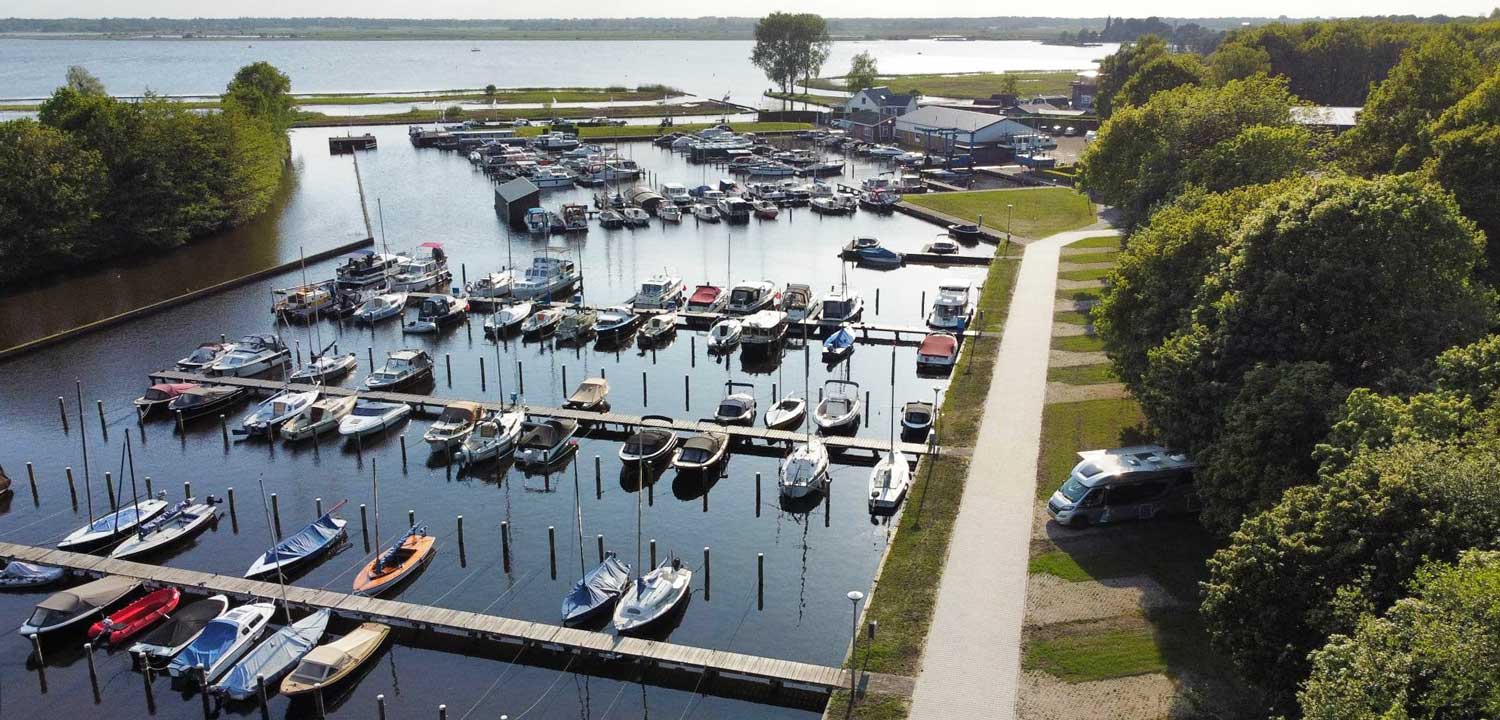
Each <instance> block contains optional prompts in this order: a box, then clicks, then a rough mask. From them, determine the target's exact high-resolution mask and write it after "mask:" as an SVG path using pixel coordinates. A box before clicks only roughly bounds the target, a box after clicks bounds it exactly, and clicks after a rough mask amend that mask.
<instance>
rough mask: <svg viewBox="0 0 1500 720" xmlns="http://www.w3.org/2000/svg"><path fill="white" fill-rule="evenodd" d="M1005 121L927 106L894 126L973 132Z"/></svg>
mask: <svg viewBox="0 0 1500 720" xmlns="http://www.w3.org/2000/svg"><path fill="white" fill-rule="evenodd" d="M1007 119H1008V118H1005V117H1003V116H1001V115H991V114H989V113H982V112H974V111H973V110H960V109H958V108H951V107H943V106H941V105H928V106H926V107H921V108H917V109H916V110H913V111H911V112H909V113H907V114H905V115H902V116H901V117H899V118H897V119H896V124H898V125H903V126H921V127H929V128H941V129H944V130H948V129H956V130H961V131H963V132H974V131H976V130H979V129H981V128H986V127H989V126H991V125H994V124H995V123H1001V122H1005V121H1006V120H1007Z"/></svg>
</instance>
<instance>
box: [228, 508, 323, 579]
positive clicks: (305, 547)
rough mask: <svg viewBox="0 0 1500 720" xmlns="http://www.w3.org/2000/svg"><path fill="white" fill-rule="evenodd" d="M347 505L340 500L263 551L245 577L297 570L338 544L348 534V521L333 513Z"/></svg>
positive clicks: (259, 576)
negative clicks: (346, 530) (345, 532)
mask: <svg viewBox="0 0 1500 720" xmlns="http://www.w3.org/2000/svg"><path fill="white" fill-rule="evenodd" d="M343 505H344V503H343V502H339V504H338V505H335V506H333V509H331V510H329V511H328V512H326V513H323V514H322V515H321V516H319V517H318V519H316V520H314V521H312V522H311V523H310V524H308V526H307V527H305V528H302V529H301V530H299V531H297V533H296V534H294V535H291V536H289V537H287V538H286V539H285V540H282V541H281V542H278V543H276V544H275V545H273V546H272V547H271V549H270V550H267V551H265V552H263V553H261V554H260V556H259V557H257V558H255V562H254V563H252V564H251V565H250V569H249V570H246V571H245V577H247V578H250V579H252V580H253V579H256V578H261V577H266V576H269V575H279V574H285V573H289V572H294V571H296V570H298V569H300V568H302V567H305V566H306V565H307V564H308V563H311V562H312V561H314V560H316V559H318V558H319V557H322V556H323V554H324V553H326V552H328V551H329V550H331V549H333V548H334V547H336V546H337V545H338V543H339V541H340V540H342V539H343V538H344V526H345V525H347V524H348V523H347V522H345V521H344V519H343V518H337V517H334V516H333V514H334V513H335V512H337V511H338V509H339V508H340V507H343Z"/></svg>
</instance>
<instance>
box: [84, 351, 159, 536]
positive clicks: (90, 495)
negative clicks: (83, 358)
mask: <svg viewBox="0 0 1500 720" xmlns="http://www.w3.org/2000/svg"><path fill="white" fill-rule="evenodd" d="M73 388H74V390H75V391H76V392H77V393H78V441H79V443H81V444H82V445H83V496H84V497H85V498H86V499H87V500H88V506H89V524H90V525H93V524H94V486H93V484H92V483H90V482H89V432H88V429H87V428H88V426H87V425H85V424H84V419H83V382H82V381H81V380H74V381H73ZM178 417H181V415H180V414H179V416H178Z"/></svg>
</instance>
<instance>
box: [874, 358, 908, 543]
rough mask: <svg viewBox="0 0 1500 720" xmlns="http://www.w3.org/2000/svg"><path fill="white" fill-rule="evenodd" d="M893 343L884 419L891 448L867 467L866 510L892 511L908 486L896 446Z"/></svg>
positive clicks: (903, 460) (902, 457)
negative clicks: (871, 466)
mask: <svg viewBox="0 0 1500 720" xmlns="http://www.w3.org/2000/svg"><path fill="white" fill-rule="evenodd" d="M895 385H896V346H894V345H892V346H891V390H892V392H891V399H890V410H891V412H890V415H891V416H890V417H888V418H886V422H887V424H888V425H890V443H891V451H890V452H888V453H886V454H885V455H884V456H882V457H881V458H880V462H878V463H876V464H875V469H873V470H871V471H870V514H871V515H874V514H876V513H889V512H894V511H895V510H896V508H897V507H899V506H900V505H901V499H902V498H904V497H906V490H907V488H909V487H911V466H910V465H908V464H907V461H906V453H904V452H901V450H900V449H899V448H897V447H896V394H895Z"/></svg>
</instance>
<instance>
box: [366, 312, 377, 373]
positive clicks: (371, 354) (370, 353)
mask: <svg viewBox="0 0 1500 720" xmlns="http://www.w3.org/2000/svg"><path fill="white" fill-rule="evenodd" d="M370 327H371V328H372V330H371V332H373V331H374V330H373V328H374V327H375V326H374V324H371V325H370ZM365 359H366V360H369V361H370V372H375V348H373V347H366V348H365Z"/></svg>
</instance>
